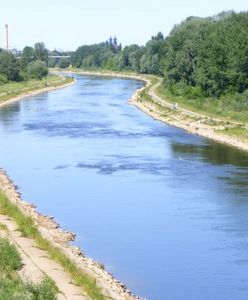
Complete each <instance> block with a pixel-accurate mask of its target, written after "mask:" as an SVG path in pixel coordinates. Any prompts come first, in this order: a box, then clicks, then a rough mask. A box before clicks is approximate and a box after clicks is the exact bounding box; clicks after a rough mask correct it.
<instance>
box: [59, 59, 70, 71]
mask: <svg viewBox="0 0 248 300" xmlns="http://www.w3.org/2000/svg"><path fill="white" fill-rule="evenodd" d="M70 64H71V63H70V60H69V59H68V58H61V60H60V62H59V67H60V68H62V69H64V68H68V67H69V66H70Z"/></svg>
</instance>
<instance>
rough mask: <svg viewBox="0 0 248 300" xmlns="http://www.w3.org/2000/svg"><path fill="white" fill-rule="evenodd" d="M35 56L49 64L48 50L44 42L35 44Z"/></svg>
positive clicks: (36, 58)
mask: <svg viewBox="0 0 248 300" xmlns="http://www.w3.org/2000/svg"><path fill="white" fill-rule="evenodd" d="M34 57H35V60H41V61H44V62H45V63H46V65H48V50H47V49H46V46H45V44H44V43H43V42H40V43H36V44H35V45H34Z"/></svg>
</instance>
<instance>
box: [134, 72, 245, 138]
mask: <svg viewBox="0 0 248 300" xmlns="http://www.w3.org/2000/svg"><path fill="white" fill-rule="evenodd" d="M149 78H150V80H151V85H150V86H149V87H148V88H146V89H145V90H144V91H143V92H142V93H141V97H140V101H143V102H144V101H145V102H147V103H152V104H153V105H154V106H155V107H156V110H158V111H160V112H161V114H162V115H163V116H165V117H168V118H170V116H172V115H174V116H175V115H178V114H179V112H177V111H174V110H171V109H169V108H166V107H162V106H161V105H159V104H154V101H153V99H152V97H151V96H149V89H151V87H152V86H154V85H156V84H157V83H158V80H159V79H158V78H157V77H155V76H151V77H149ZM155 92H156V94H157V95H158V96H159V97H160V98H161V99H164V100H165V101H166V102H169V103H171V104H174V103H178V105H179V107H181V108H184V109H186V110H189V111H193V112H195V113H199V114H202V115H204V116H206V117H207V118H208V120H206V121H205V122H206V124H207V125H210V126H221V127H222V129H216V130H215V131H216V132H217V133H220V134H224V135H227V136H232V137H236V138H238V139H240V140H242V141H244V142H248V127H247V123H248V111H247V110H246V109H243V110H242V108H240V107H241V104H240V101H239V100H238V99H235V98H234V97H235V96H233V98H232V96H231V95H227V96H225V97H221V98H220V99H211V98H204V99H203V98H197V97H196V98H186V97H185V96H181V95H177V96H175V95H173V94H172V93H171V92H170V91H169V90H168V89H166V88H165V87H163V86H162V85H159V86H158V87H157V88H156V89H155ZM236 97H238V96H237V95H236ZM236 102H237V103H236ZM188 119H189V121H190V119H191V120H192V121H197V120H198V119H197V117H196V118H194V117H193V116H189V117H188ZM215 119H218V121H216V120H215Z"/></svg>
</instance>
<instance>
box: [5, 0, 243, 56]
mask: <svg viewBox="0 0 248 300" xmlns="http://www.w3.org/2000/svg"><path fill="white" fill-rule="evenodd" d="M0 1H1V6H0V36H1V38H0V47H3V46H4V24H6V23H7V24H8V25H9V43H10V46H11V47H13V48H18V49H22V48H23V47H24V46H25V45H30V46H32V45H33V44H34V43H35V42H38V41H43V42H44V43H45V44H46V46H47V47H48V48H49V49H51V50H52V49H54V48H57V49H64V50H75V49H76V48H77V47H78V46H80V45H83V44H91V43H98V42H101V41H105V40H107V39H108V37H109V36H110V35H112V36H114V35H115V36H117V38H118V40H119V41H120V42H121V43H122V44H123V45H129V44H132V43H137V44H140V45H142V44H145V43H146V41H147V40H149V39H150V37H151V36H152V35H155V34H156V33H157V32H158V31H162V32H163V33H164V34H165V35H168V34H169V32H170V30H171V29H172V27H173V26H174V25H175V24H178V23H180V22H181V21H182V20H184V19H185V18H186V17H188V16H200V17H206V16H212V15H215V14H217V13H219V12H221V11H223V10H235V11H237V12H239V11H247V10H248V1H247V0H236V1H234V0H232V1H231V0H208V1H201V0H184V1H183V0H136V1H135V0H123V1H116V0H115V1H114V0H104V1H101V0H90V1H88V0H6V1H4V0H0Z"/></svg>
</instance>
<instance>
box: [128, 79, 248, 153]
mask: <svg viewBox="0 0 248 300" xmlns="http://www.w3.org/2000/svg"><path fill="white" fill-rule="evenodd" d="M161 80H162V79H160V80H159V81H158V82H157V83H156V84H155V85H153V86H151V83H150V82H148V85H147V87H148V92H147V93H148V95H149V96H150V97H151V98H152V101H146V100H142V99H140V96H139V93H140V92H141V91H142V89H140V90H139V91H138V92H137V93H135V94H134V95H133V97H132V98H131V99H130V103H131V104H133V105H135V106H136V107H138V108H139V109H141V110H142V111H143V112H145V113H146V114H148V115H150V116H152V117H153V118H155V119H156V120H159V121H162V122H164V123H167V124H170V125H172V126H175V127H179V128H182V129H184V130H186V131H187V132H190V133H193V134H197V135H200V136H202V137H205V138H208V139H211V140H214V141H217V142H220V143H223V144H227V145H230V146H234V147H236V148H239V149H241V150H245V151H248V142H247V141H246V140H245V139H242V137H237V136H231V135H228V134H225V129H227V128H228V129H229V128H235V127H236V126H240V125H242V126H243V128H246V129H248V126H247V124H243V123H239V122H235V121H229V120H225V119H220V118H210V117H208V116H206V115H204V114H201V113H197V112H193V111H191V110H187V109H185V108H182V107H180V106H178V105H176V104H172V103H170V102H167V101H166V100H164V99H162V98H160V97H159V96H158V95H157V94H156V89H157V87H158V86H159V85H160V84H161ZM149 86H150V87H149Z"/></svg>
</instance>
